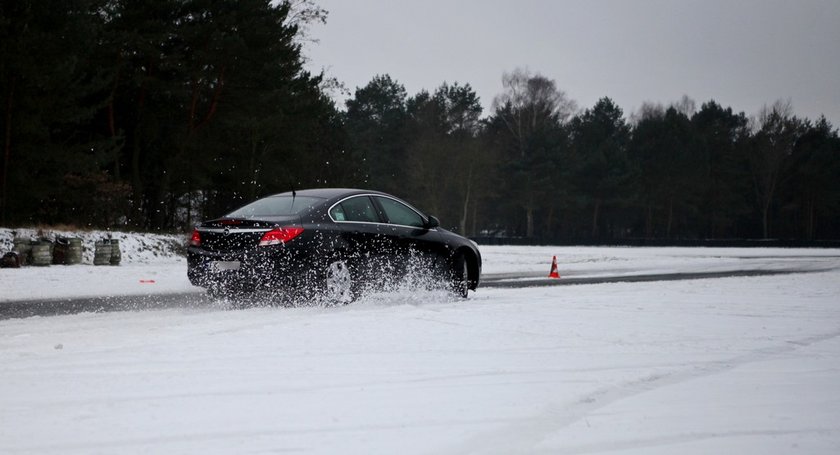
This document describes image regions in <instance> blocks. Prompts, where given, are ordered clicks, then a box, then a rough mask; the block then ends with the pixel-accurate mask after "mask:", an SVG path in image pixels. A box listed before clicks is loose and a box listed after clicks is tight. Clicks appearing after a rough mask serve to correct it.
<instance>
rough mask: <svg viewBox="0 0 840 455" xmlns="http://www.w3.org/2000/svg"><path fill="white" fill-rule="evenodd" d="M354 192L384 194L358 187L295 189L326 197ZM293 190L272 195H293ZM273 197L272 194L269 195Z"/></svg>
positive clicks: (307, 193) (303, 194)
mask: <svg viewBox="0 0 840 455" xmlns="http://www.w3.org/2000/svg"><path fill="white" fill-rule="evenodd" d="M354 194H383V195H387V196H389V195H388V194H386V193H383V192H381V191H374V190H362V189H356V188H311V189H305V190H297V191H295V195H296V196H314V197H322V198H325V199H333V198H336V197H344V196H352V195H354ZM291 195H292V192H291V191H287V192H285V193H279V194H273V195H272V196H291ZM269 197H271V196H269Z"/></svg>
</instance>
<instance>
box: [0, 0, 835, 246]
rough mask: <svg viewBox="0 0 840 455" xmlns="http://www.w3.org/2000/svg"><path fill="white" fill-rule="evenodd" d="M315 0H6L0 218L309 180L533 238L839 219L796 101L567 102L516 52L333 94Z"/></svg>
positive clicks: (120, 216) (35, 221)
mask: <svg viewBox="0 0 840 455" xmlns="http://www.w3.org/2000/svg"><path fill="white" fill-rule="evenodd" d="M326 17H327V12H326V11H324V10H323V9H322V8H320V7H319V6H318V5H317V4H316V3H315V2H314V1H312V0H294V1H292V0H287V1H280V2H269V1H267V0H237V1H233V0H224V1H222V0H219V1H215V0H147V1H143V2H136V1H128V0H56V1H50V2H42V1H34V0H16V1H12V0H2V1H0V111H1V113H0V137H2V158H1V159H0V179H2V180H0V226H5V227H14V226H33V225H52V226H54V225H72V226H77V227H82V228H84V227H90V228H94V227H95V228H113V229H131V230H138V231H172V232H181V231H186V230H188V229H190V228H191V226H192V225H193V224H194V223H196V222H197V221H199V220H201V219H206V218H212V217H217V216H220V215H222V214H224V213H226V212H228V211H230V210H232V209H234V208H236V207H237V206H239V205H242V204H244V203H246V202H249V201H251V200H253V199H255V198H257V197H261V196H265V195H269V194H273V193H278V192H283V191H289V190H292V189H302V188H317V187H354V188H355V187H358V188H368V189H376V190H381V191H385V192H389V193H392V194H394V195H397V196H400V197H402V198H405V199H406V200H408V201H410V202H411V203H413V204H414V205H416V206H417V207H419V208H421V209H422V210H424V211H425V212H426V213H429V214H432V215H435V216H437V217H438V218H440V220H441V222H442V225H443V226H444V227H446V228H448V229H451V230H453V231H455V232H459V233H461V234H464V235H467V236H471V237H482V238H488V237H492V238H499V239H514V238H515V239H524V241H528V242H534V243H538V242H590V243H609V242H617V241H619V242H620V241H622V240H629V239H659V240H663V241H674V242H676V241H679V240H697V239H700V240H703V239H789V240H798V241H818V240H837V239H838V238H840V235H838V233H839V232H840V184H838V182H840V136H838V130H837V128H836V127H835V126H833V125H832V124H831V123H830V122H829V121H828V120H827V119H825V118H824V117H820V118H817V119H809V118H803V117H800V116H797V115H796V114H795V112H794V109H793V107H792V105H791V102H790V101H786V100H767V104H766V106H765V107H764V108H763V109H761V111H759V112H756V113H750V114H747V113H744V112H737V111H735V110H733V109H732V108H731V107H728V106H726V104H725V103H724V100H704V101H702V102H699V103H698V102H695V101H694V100H692V99H691V98H689V97H688V96H686V97H683V99H682V100H679V101H677V102H673V103H666V104H660V103H657V102H651V103H647V104H645V105H644V106H642V107H641V108H640V109H639V110H638V111H636V112H623V111H622V109H621V108H619V107H618V105H617V104H616V103H615V102H614V101H613V100H612V99H610V97H609V96H608V95H609V94H605V96H604V97H603V98H601V99H600V100H598V101H597V102H596V103H595V104H594V105H593V106H578V105H577V103H576V102H575V101H574V100H573V98H572V97H571V95H569V94H567V93H566V92H565V91H564V90H563V89H562V87H559V86H558V84H557V82H556V81H554V80H552V79H551V78H550V77H547V76H545V75H542V74H540V73H538V72H532V71H529V70H524V69H519V68H511V70H510V72H507V73H505V74H502V75H499V77H500V81H501V83H500V89H499V93H498V94H497V95H496V96H495V97H494V99H493V100H492V107H491V108H490V110H489V112H485V111H484V109H483V108H482V103H481V100H480V99H479V97H478V96H477V94H476V92H475V91H474V90H473V89H472V87H471V86H470V84H469V82H468V81H458V82H445V81H441V83H440V85H439V86H438V87H435V88H430V89H429V90H423V91H420V92H419V93H414V94H409V93H407V92H406V90H405V88H404V87H403V85H401V84H400V83H399V81H397V80H395V79H393V78H392V77H390V76H389V75H387V74H377V69H376V68H371V79H370V82H369V83H367V84H366V85H365V86H363V87H357V88H355V89H354V90H353V91H352V92H351V93H350V96H349V98H348V99H347V100H346V101H342V102H337V101H335V99H336V97H335V96H333V95H334V92H335V87H336V85H337V84H340V81H335V80H333V79H331V78H330V77H328V75H326V74H313V73H312V72H310V71H307V69H306V65H305V62H306V56H305V55H304V54H303V43H304V42H305V41H306V40H307V39H308V38H307V36H308V35H307V30H308V27H309V26H310V25H312V24H315V23H321V22H325V23H326V24H325V25H320V26H326V27H329V23H328V21H326Z"/></svg>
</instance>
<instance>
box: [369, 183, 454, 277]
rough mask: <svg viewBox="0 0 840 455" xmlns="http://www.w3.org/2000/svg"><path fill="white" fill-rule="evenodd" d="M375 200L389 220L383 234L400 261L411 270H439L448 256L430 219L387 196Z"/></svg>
mask: <svg viewBox="0 0 840 455" xmlns="http://www.w3.org/2000/svg"><path fill="white" fill-rule="evenodd" d="M373 199H374V200H375V201H376V203H377V205H378V206H379V208H380V209H381V211H382V215H383V216H384V217H385V220H386V224H384V225H383V226H382V229H381V231H382V234H383V235H384V237H385V240H386V241H387V242H388V244H389V245H391V246H392V254H394V255H395V256H396V259H397V262H398V263H399V264H402V265H403V266H407V267H409V268H411V267H415V268H417V267H420V268H424V269H433V268H435V267H436V266H437V265H438V263H439V262H440V260H441V258H442V257H443V256H444V254H445V252H444V251H442V250H443V249H444V248H445V247H444V246H443V245H442V244H441V242H440V236H439V234H438V232H437V229H434V228H431V229H430V228H427V227H426V226H427V224H428V221H427V218H426V217H425V216H423V215H422V214H421V213H420V212H419V211H417V210H415V209H414V208H412V207H411V206H409V205H407V204H405V203H403V202H402V201H400V200H397V199H394V198H390V197H386V196H373Z"/></svg>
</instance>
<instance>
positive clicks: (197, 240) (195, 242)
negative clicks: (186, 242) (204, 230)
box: [190, 229, 201, 246]
mask: <svg viewBox="0 0 840 455" xmlns="http://www.w3.org/2000/svg"><path fill="white" fill-rule="evenodd" d="M190 245H192V246H201V234H199V233H198V229H193V233H192V237H191V238H190Z"/></svg>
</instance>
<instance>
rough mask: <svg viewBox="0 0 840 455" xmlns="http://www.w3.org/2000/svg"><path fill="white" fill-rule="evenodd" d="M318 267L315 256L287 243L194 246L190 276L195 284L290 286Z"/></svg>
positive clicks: (242, 287)
mask: <svg viewBox="0 0 840 455" xmlns="http://www.w3.org/2000/svg"><path fill="white" fill-rule="evenodd" d="M313 270H317V268H316V267H314V264H313V259H312V258H311V257H308V256H304V255H301V254H297V253H296V252H295V251H294V250H290V249H287V248H285V246H283V245H277V246H268V247H257V248H253V249H248V250H242V251H237V252H223V253H222V252H214V251H207V250H204V249H201V248H196V247H190V248H189V249H188V251H187V276H188V277H189V280H190V282H191V283H192V284H193V285H194V286H199V287H203V288H208V289H229V290H239V291H257V290H278V291H281V290H286V289H292V288H293V287H295V286H297V285H298V284H299V283H301V282H302V281H303V280H305V279H306V278H307V277H308V276H309V275H311V273H312V271H313Z"/></svg>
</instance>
